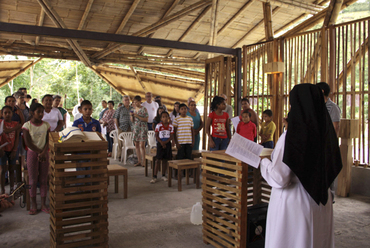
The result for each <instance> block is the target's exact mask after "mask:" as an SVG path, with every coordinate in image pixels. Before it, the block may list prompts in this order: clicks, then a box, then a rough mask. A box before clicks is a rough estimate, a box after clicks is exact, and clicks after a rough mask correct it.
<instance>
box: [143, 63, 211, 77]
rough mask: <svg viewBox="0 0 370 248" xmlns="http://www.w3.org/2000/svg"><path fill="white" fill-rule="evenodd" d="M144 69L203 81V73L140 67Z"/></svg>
mask: <svg viewBox="0 0 370 248" xmlns="http://www.w3.org/2000/svg"><path fill="white" fill-rule="evenodd" d="M141 68H144V69H149V70H153V71H159V72H164V73H169V74H174V75H180V76H188V77H189V78H196V79H200V80H204V77H205V75H204V72H198V71H192V70H185V69H180V68H179V69H171V68H161V67H145V66H144V67H141Z"/></svg>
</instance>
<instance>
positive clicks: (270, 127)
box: [259, 109, 276, 149]
mask: <svg viewBox="0 0 370 248" xmlns="http://www.w3.org/2000/svg"><path fill="white" fill-rule="evenodd" d="M262 120H263V122H262V124H261V131H260V133H259V135H260V136H261V145H263V147H264V148H271V149H273V148H274V141H273V137H274V133H275V129H276V126H275V123H274V122H273V121H272V111H271V110H270V109H266V110H265V111H263V113H262Z"/></svg>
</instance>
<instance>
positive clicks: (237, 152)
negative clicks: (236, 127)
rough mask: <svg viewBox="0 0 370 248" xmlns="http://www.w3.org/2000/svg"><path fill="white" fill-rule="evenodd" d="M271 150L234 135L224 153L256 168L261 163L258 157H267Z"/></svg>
mask: <svg viewBox="0 0 370 248" xmlns="http://www.w3.org/2000/svg"><path fill="white" fill-rule="evenodd" d="M272 150H273V149H266V148H263V146H261V145H259V144H257V143H255V142H253V141H250V140H248V139H246V138H244V137H243V136H241V135H239V134H237V133H235V134H234V136H233V138H232V139H231V141H230V143H229V146H228V147H227V149H226V152H225V153H226V154H229V155H230V156H232V157H234V158H236V159H239V160H241V161H243V162H244V163H247V164H248V165H251V166H253V167H254V168H258V166H259V163H260V161H261V158H260V156H269V155H270V154H271V152H272Z"/></svg>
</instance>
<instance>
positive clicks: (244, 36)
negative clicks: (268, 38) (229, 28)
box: [232, 7, 280, 48]
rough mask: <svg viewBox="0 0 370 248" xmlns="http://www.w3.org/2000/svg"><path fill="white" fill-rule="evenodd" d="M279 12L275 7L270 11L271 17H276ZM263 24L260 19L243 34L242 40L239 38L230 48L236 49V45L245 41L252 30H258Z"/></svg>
mask: <svg viewBox="0 0 370 248" xmlns="http://www.w3.org/2000/svg"><path fill="white" fill-rule="evenodd" d="M279 10H280V7H276V8H274V9H273V10H272V14H271V15H272V16H274V15H276V14H277V13H278V12H279ZM263 23H264V19H262V20H261V21H259V22H258V23H257V24H256V25H255V26H254V27H253V28H251V29H250V30H248V32H247V33H246V34H245V35H243V37H242V38H240V39H239V40H238V41H237V42H236V43H235V44H234V45H233V46H232V48H236V47H238V45H239V44H240V43H241V42H242V41H243V40H245V38H247V37H248V35H250V34H251V33H252V32H253V30H255V29H256V28H259V27H260V26H261V25H262V24H263Z"/></svg>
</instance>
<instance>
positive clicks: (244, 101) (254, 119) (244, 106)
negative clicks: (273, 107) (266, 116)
mask: <svg viewBox="0 0 370 248" xmlns="http://www.w3.org/2000/svg"><path fill="white" fill-rule="evenodd" d="M244 110H247V111H248V112H249V113H251V117H250V119H251V122H253V123H254V125H256V129H257V130H258V125H259V119H258V116H257V113H256V112H255V111H254V110H253V109H251V106H250V104H249V100H248V98H246V97H244V98H243V99H242V113H243V111H244ZM239 118H240V120H242V116H241V115H240V116H239ZM254 142H257V136H256V138H255V139H254Z"/></svg>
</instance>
